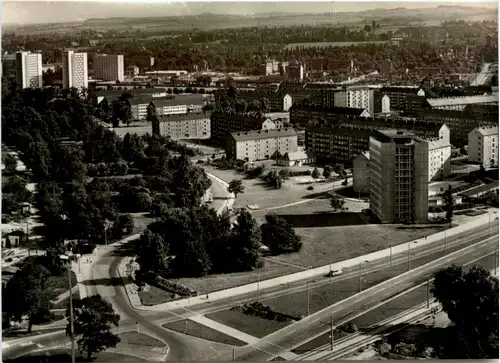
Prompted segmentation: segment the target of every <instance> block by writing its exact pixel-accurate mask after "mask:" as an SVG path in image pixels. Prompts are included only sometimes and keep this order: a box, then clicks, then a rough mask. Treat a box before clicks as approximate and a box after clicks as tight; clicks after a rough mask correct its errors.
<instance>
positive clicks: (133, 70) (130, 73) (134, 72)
mask: <svg viewBox="0 0 500 363" xmlns="http://www.w3.org/2000/svg"><path fill="white" fill-rule="evenodd" d="M138 75H139V67H137V66H128V67H125V76H126V77H135V76H138Z"/></svg>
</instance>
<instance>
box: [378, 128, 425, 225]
mask: <svg viewBox="0 0 500 363" xmlns="http://www.w3.org/2000/svg"><path fill="white" fill-rule="evenodd" d="M369 151H370V209H371V211H372V212H373V214H374V215H375V216H377V217H378V218H379V219H380V221H381V222H382V223H398V222H405V221H411V222H422V223H427V222H428V209H429V201H428V197H429V196H428V193H429V191H428V189H429V184H428V179H429V177H428V170H429V169H428V157H429V153H428V145H427V142H425V141H424V140H422V139H420V138H418V137H417V136H415V135H414V134H412V133H409V132H405V131H396V130H385V131H380V132H378V133H377V134H376V135H374V136H372V137H370V149H369Z"/></svg>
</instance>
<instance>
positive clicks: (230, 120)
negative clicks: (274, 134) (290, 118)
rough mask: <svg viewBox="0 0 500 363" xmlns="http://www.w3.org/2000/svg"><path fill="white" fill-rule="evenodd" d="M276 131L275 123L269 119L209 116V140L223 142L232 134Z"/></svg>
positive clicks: (243, 116)
mask: <svg viewBox="0 0 500 363" xmlns="http://www.w3.org/2000/svg"><path fill="white" fill-rule="evenodd" d="M276 129H277V126H276V123H275V122H274V121H272V120H271V118H269V117H268V118H254V117H250V116H247V115H236V114H230V113H224V112H213V113H212V115H211V116H210V134H211V138H212V139H214V140H216V141H219V142H225V141H226V140H227V138H228V137H229V136H230V135H231V134H232V133H234V132H245V131H253V130H261V131H266V130H276Z"/></svg>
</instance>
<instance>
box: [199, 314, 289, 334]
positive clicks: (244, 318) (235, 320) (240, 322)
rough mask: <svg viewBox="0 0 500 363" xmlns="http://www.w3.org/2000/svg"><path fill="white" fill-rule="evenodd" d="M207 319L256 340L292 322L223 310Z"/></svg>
mask: <svg viewBox="0 0 500 363" xmlns="http://www.w3.org/2000/svg"><path fill="white" fill-rule="evenodd" d="M207 318H210V319H213V320H215V321H218V322H220V323H222V324H225V325H228V326H230V327H232V328H235V329H238V330H240V331H242V332H244V333H247V334H250V335H252V336H254V337H256V338H263V337H265V336H266V335H269V334H271V333H273V332H275V331H277V330H280V329H283V328H284V327H285V326H287V325H290V322H279V321H274V320H267V319H263V318H258V317H253V316H249V315H245V314H243V313H242V312H239V311H235V310H223V311H218V312H216V313H212V314H208V315H207Z"/></svg>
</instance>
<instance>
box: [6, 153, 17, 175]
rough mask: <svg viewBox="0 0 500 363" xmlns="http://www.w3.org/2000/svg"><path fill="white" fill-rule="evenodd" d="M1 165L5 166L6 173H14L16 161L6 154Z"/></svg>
mask: <svg viewBox="0 0 500 363" xmlns="http://www.w3.org/2000/svg"><path fill="white" fill-rule="evenodd" d="M3 163H4V164H5V168H6V169H7V170H8V171H10V172H14V171H16V167H17V161H16V158H14V157H13V156H12V155H10V154H7V155H6V156H5V160H4V161H3Z"/></svg>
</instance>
